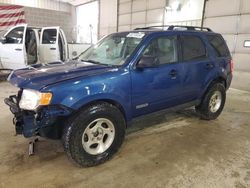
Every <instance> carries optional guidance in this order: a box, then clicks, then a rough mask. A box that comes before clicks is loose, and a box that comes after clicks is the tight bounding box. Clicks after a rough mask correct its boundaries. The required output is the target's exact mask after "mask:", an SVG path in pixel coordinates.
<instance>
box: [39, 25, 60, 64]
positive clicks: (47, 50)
mask: <svg viewBox="0 0 250 188" xmlns="http://www.w3.org/2000/svg"><path fill="white" fill-rule="evenodd" d="M59 31H60V29H59V27H43V28H42V30H41V37H40V47H39V58H40V61H41V63H49V62H53V61H58V60H60V49H59Z"/></svg>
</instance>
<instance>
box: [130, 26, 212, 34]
mask: <svg viewBox="0 0 250 188" xmlns="http://www.w3.org/2000/svg"><path fill="white" fill-rule="evenodd" d="M164 27H167V30H169V31H172V30H175V29H178V28H186V30H193V31H195V30H200V31H209V32H211V31H212V30H211V29H210V28H208V27H196V26H184V25H156V26H149V27H141V28H135V29H134V30H143V29H154V28H162V29H163V28H164Z"/></svg>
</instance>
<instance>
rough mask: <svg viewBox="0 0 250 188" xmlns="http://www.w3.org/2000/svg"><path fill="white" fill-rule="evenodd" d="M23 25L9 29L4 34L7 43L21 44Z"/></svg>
mask: <svg viewBox="0 0 250 188" xmlns="http://www.w3.org/2000/svg"><path fill="white" fill-rule="evenodd" d="M23 33H24V27H17V28H15V29H13V30H12V31H10V32H9V33H8V34H7V35H6V36H5V38H6V43H7V44H22V42H23Z"/></svg>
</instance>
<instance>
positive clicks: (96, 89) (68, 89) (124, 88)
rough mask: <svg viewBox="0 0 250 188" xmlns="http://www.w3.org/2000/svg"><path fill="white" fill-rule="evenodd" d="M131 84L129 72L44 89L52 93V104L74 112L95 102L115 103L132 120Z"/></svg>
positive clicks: (73, 81) (71, 81)
mask: <svg viewBox="0 0 250 188" xmlns="http://www.w3.org/2000/svg"><path fill="white" fill-rule="evenodd" d="M130 90H131V83H130V76H129V73H128V72H127V71H123V70H122V71H119V72H114V73H108V74H106V75H97V76H95V77H89V78H85V79H75V80H70V81H67V82H64V83H58V84H55V85H52V86H49V87H46V88H44V91H49V92H52V94H53V98H52V102H51V103H52V104H55V105H56V104H61V105H64V106H66V107H69V108H71V109H73V110H79V109H80V108H81V107H83V106H85V105H86V104H89V103H91V102H95V101H100V100H104V101H114V102H115V103H117V104H119V105H120V106H121V107H122V108H123V111H124V113H125V115H126V119H127V120H129V119H131V112H130V111H131V94H130Z"/></svg>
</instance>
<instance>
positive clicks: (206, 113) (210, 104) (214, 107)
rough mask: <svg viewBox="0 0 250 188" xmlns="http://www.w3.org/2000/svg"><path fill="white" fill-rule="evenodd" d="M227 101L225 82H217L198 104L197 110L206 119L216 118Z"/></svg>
mask: <svg viewBox="0 0 250 188" xmlns="http://www.w3.org/2000/svg"><path fill="white" fill-rule="evenodd" d="M225 101H226V89H225V87H224V85H223V84H221V83H215V84H213V85H212V86H211V87H210V88H209V89H208V91H207V92H206V93H205V95H204V97H203V99H202V102H201V104H200V105H199V106H196V107H195V109H196V112H197V113H198V114H199V115H200V116H201V118H202V119H205V120H213V119H216V118H217V117H218V116H219V115H220V114H221V112H222V110H223V108H224V105H225Z"/></svg>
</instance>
